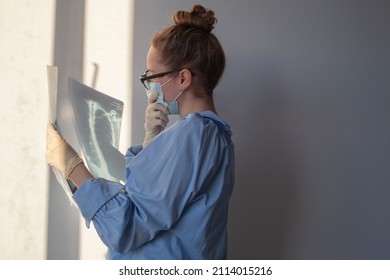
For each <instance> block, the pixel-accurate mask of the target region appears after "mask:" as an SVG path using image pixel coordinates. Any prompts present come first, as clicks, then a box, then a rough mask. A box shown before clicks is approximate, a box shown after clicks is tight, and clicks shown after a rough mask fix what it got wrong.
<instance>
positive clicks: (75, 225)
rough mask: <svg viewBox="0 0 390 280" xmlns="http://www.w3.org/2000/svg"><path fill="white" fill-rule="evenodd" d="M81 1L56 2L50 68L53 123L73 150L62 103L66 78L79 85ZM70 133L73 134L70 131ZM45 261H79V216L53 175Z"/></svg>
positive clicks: (68, 117)
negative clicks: (54, 76) (54, 80)
mask: <svg viewBox="0 0 390 280" xmlns="http://www.w3.org/2000/svg"><path fill="white" fill-rule="evenodd" d="M84 11H85V8H84V1H80V0H70V1H64V0H57V2H56V11H55V13H56V18H55V29H54V30H55V42H54V63H53V64H54V65H55V66H57V67H58V95H57V98H58V103H61V104H63V105H62V106H59V107H58V108H57V121H58V123H59V125H60V127H61V132H62V135H63V136H64V137H65V139H66V140H67V141H68V142H69V143H70V144H71V145H72V146H73V147H74V148H75V149H77V148H78V146H77V145H76V144H77V143H78V142H77V139H75V138H74V137H75V135H76V134H75V131H74V128H73V125H72V120H71V115H69V111H71V108H70V107H69V106H70V104H69V103H68V102H66V101H67V100H69V99H68V98H66V93H67V83H68V77H72V78H74V79H77V80H78V81H82V73H83V55H84V53H83V52H84ZM72 130H73V131H72ZM49 180H50V181H49V186H50V189H49V207H48V230H47V235H48V236H47V242H48V243H47V259H55V260H58V259H59V260H68V259H71V260H72V259H78V258H79V216H80V215H79V212H78V210H77V209H76V208H74V207H71V206H70V203H69V199H68V197H67V196H66V194H65V192H64V191H63V190H62V187H61V186H60V185H59V183H58V181H57V179H56V178H55V176H54V174H53V172H50V178H49Z"/></svg>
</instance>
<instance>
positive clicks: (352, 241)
mask: <svg viewBox="0 0 390 280" xmlns="http://www.w3.org/2000/svg"><path fill="white" fill-rule="evenodd" d="M197 2H198V3H200V4H204V5H205V6H206V7H208V8H211V9H213V10H214V11H215V13H216V16H217V18H218V23H217V26H216V29H215V33H216V35H217V36H218V37H219V39H220V41H221V43H222V44H223V46H224V49H225V52H226V55H227V68H226V72H225V75H224V77H223V80H222V81H221V83H220V85H219V87H218V88H217V89H216V91H215V100H216V104H217V106H218V111H219V114H220V115H221V116H222V117H223V118H225V119H226V120H227V121H228V122H229V123H230V124H231V126H232V129H233V132H234V138H233V139H234V142H235V146H236V165H237V168H236V177H237V179H236V186H235V191H234V193H233V197H232V201H231V207H230V220H229V221H230V223H229V258H231V259H382V258H383V259H388V258H390V242H389V238H388V236H390V222H389V219H388V213H390V203H389V200H390V149H389V146H390V126H389V119H390V109H389V108H390V97H389V93H390V77H389V76H390V29H389V26H390V17H389V16H388V14H389V11H390V2H388V1H379V0H378V1H346V0H344V1H311V0H295V1H290V0H279V1H258V0H242V1H236V0H209V1H197ZM193 3H194V2H193V1H189V0H183V1H180V2H179V1H174V0H164V1H152V0H142V1H135V35H134V36H135V37H134V38H135V39H134V41H135V45H134V65H133V69H134V73H135V75H134V77H133V81H134V92H133V94H134V96H133V114H134V115H133V143H139V142H140V141H142V139H143V133H144V132H143V117H144V108H145V105H146V101H145V96H144V90H143V88H142V85H141V84H140V83H139V81H138V77H137V76H139V75H140V74H141V73H142V72H143V71H144V69H145V67H146V61H145V59H146V53H147V50H148V48H149V39H150V36H151V35H152V34H153V33H154V31H156V30H157V29H158V28H161V27H164V26H165V25H166V24H168V23H170V15H171V14H172V12H173V11H175V10H178V9H189V8H190V7H191V6H192V5H193Z"/></svg>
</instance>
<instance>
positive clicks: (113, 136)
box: [68, 78, 125, 182]
mask: <svg viewBox="0 0 390 280" xmlns="http://www.w3.org/2000/svg"><path fill="white" fill-rule="evenodd" d="M68 93H69V95H70V100H71V103H72V108H73V113H74V118H73V120H74V126H75V129H76V133H77V138H78V141H79V144H80V147H81V150H82V153H83V156H84V159H85V161H86V165H87V167H88V169H89V170H90V172H91V173H92V175H94V176H95V177H101V178H105V179H108V180H112V181H117V182H119V181H124V174H125V159H124V156H123V154H121V153H120V152H119V151H118V146H119V137H120V130H121V122H122V113H123V102H122V101H120V100H117V99H115V98H113V97H111V96H108V95H106V94H103V93H101V92H98V91H96V90H94V89H92V88H90V87H88V86H86V85H84V84H82V83H79V82H78V81H76V80H74V79H71V78H69V80H68Z"/></svg>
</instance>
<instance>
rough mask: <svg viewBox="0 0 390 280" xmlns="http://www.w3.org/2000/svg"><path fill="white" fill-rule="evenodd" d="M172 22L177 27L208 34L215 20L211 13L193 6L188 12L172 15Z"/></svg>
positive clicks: (178, 12) (198, 6)
mask: <svg viewBox="0 0 390 280" xmlns="http://www.w3.org/2000/svg"><path fill="white" fill-rule="evenodd" d="M173 21H174V22H175V24H177V25H182V26H185V27H190V28H196V29H200V30H202V31H205V32H207V33H210V32H211V30H213V28H214V25H215V23H216V22H217V19H216V18H215V17H214V12H213V11H211V10H207V9H205V8H204V7H203V6H201V5H194V6H193V7H192V10H191V11H190V12H187V11H177V12H176V13H175V14H174V15H173Z"/></svg>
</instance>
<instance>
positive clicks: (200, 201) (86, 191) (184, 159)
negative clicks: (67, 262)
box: [74, 111, 234, 259]
mask: <svg viewBox="0 0 390 280" xmlns="http://www.w3.org/2000/svg"><path fill="white" fill-rule="evenodd" d="M231 134H232V133H231V130H230V127H229V125H228V124H227V123H225V122H224V121H223V120H222V119H221V118H219V117H218V116H217V115H216V114H214V113H212V112H210V111H206V112H201V113H192V114H189V115H187V116H186V117H184V118H182V119H180V120H179V121H177V122H176V123H175V124H173V125H172V126H171V127H169V128H167V129H166V130H165V131H163V132H162V133H160V134H159V135H158V136H157V137H155V139H153V141H151V142H150V143H149V145H148V146H147V147H146V148H145V149H142V148H141V146H133V147H131V148H129V150H128V151H127V153H126V184H125V186H123V185H121V184H119V183H116V182H111V181H108V180H105V179H102V178H98V179H92V180H88V181H87V182H86V183H84V184H83V185H82V186H81V187H80V189H79V190H78V191H77V192H76V193H75V194H74V199H75V201H76V203H77V204H78V206H79V208H80V211H81V213H82V215H83V217H84V218H85V221H86V224H87V226H88V227H89V224H90V222H91V221H93V223H94V226H95V228H96V231H97V233H98V235H99V236H100V238H101V240H102V241H103V242H104V244H105V245H106V246H107V247H108V254H107V258H108V259H225V258H226V252H227V215H228V202H229V198H230V196H231V193H232V190H233V185H234V148H233V143H232V141H231Z"/></svg>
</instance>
